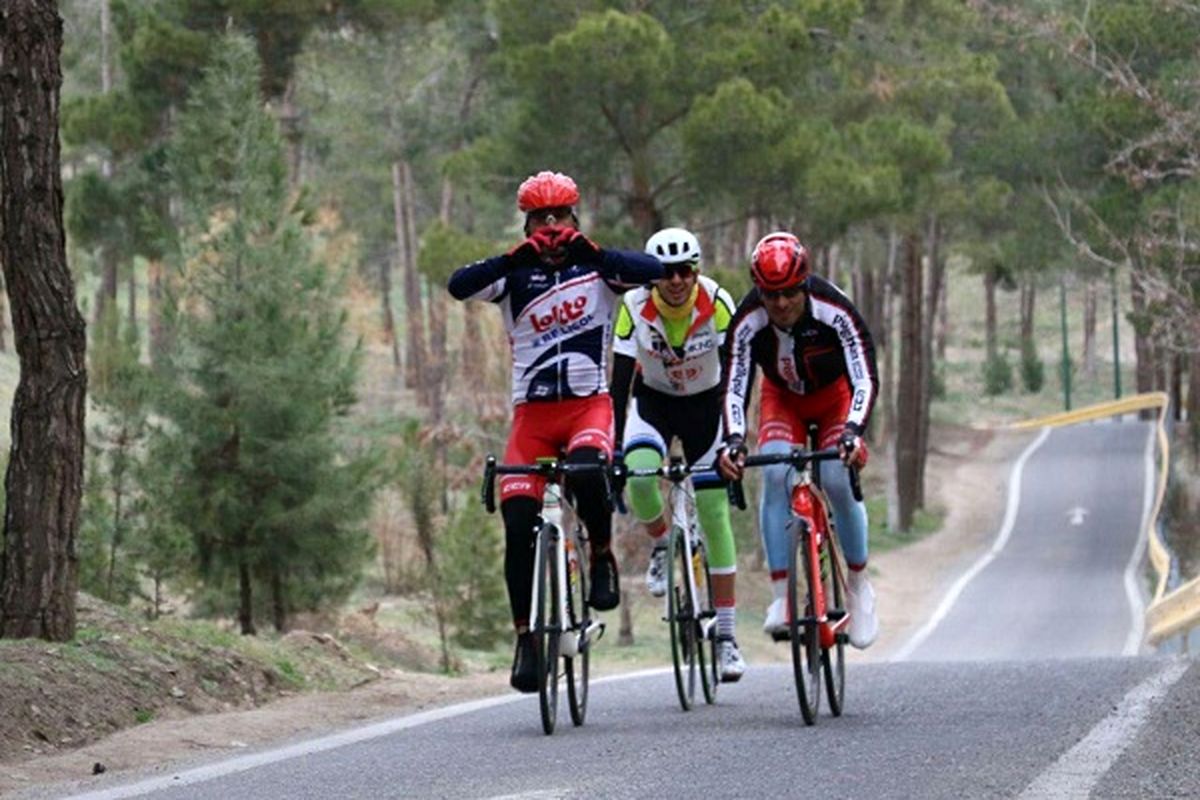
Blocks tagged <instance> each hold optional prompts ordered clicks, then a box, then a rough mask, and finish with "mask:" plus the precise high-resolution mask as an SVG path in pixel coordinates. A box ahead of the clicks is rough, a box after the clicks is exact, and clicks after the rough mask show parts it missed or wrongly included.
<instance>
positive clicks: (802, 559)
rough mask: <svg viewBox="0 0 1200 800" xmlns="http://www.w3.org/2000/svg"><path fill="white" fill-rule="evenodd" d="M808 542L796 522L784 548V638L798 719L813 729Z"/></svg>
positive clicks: (814, 658) (813, 628) (816, 645)
mask: <svg viewBox="0 0 1200 800" xmlns="http://www.w3.org/2000/svg"><path fill="white" fill-rule="evenodd" d="M809 539H810V537H809V532H808V530H807V527H806V525H805V523H803V522H798V523H797V524H796V525H794V526H793V534H792V542H791V546H790V547H789V548H788V578H787V606H788V638H789V640H790V642H791V646H792V675H793V677H794V678H795V681H796V696H797V697H798V698H799V700H800V716H802V717H804V722H805V723H806V724H808V725H815V724H816V722H817V707H818V706H819V705H820V702H821V643H820V641H819V640H818V639H819V633H818V631H817V624H816V619H815V618H814V616H813V611H812V605H811V602H810V598H811V597H812V596H813V590H814V589H816V582H815V581H814V580H813V574H812V560H811V559H810V558H809V557H808V543H809Z"/></svg>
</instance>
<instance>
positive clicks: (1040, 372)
mask: <svg viewBox="0 0 1200 800" xmlns="http://www.w3.org/2000/svg"><path fill="white" fill-rule="evenodd" d="M1021 383H1022V384H1024V386H1025V391H1027V392H1029V393H1030V394H1037V393H1038V392H1040V391H1041V390H1042V387H1043V386H1044V385H1045V383H1046V369H1045V365H1044V364H1043V363H1042V359H1041V357H1040V356H1038V352H1037V345H1036V344H1034V343H1033V342H1032V341H1025V342H1022V343H1021Z"/></svg>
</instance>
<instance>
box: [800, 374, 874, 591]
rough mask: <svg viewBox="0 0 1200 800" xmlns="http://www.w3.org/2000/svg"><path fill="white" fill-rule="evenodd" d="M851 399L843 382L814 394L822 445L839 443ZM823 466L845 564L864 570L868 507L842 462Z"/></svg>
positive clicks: (823, 484)
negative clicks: (857, 494) (854, 489)
mask: <svg viewBox="0 0 1200 800" xmlns="http://www.w3.org/2000/svg"><path fill="white" fill-rule="evenodd" d="M850 400H851V396H850V389H849V387H848V386H847V385H846V383H845V382H844V381H838V382H837V383H835V384H833V385H832V386H828V387H826V388H824V389H822V390H821V391H820V392H817V393H816V394H815V395H812V405H811V406H810V408H811V416H810V418H811V419H812V420H813V421H814V422H816V424H817V446H818V447H819V448H827V447H834V446H836V445H837V442H838V437H840V436H841V435H842V430H843V428H844V427H845V420H846V413H847V412H848V411H849V410H850ZM820 469H821V488H822V489H824V490H825V494H826V495H827V496H828V497H829V504H830V505H831V506H832V511H833V524H834V525H835V526H836V527H837V532H838V541H839V542H840V543H841V545H842V553H843V554H844V555H845V556H846V563H847V565H848V566H849V567H850V569H851V570H852V571H859V570H862V569H863V568H864V567H865V566H866V565H867V506H866V504H865V503H863V502H862V501H861V500H855V499H854V493H853V491H852V490H851V489H850V474H849V473H848V472H847V471H846V468H845V467H844V466H843V465H842V463H841V462H840V461H823V462H821V464H820Z"/></svg>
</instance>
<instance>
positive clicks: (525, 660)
mask: <svg viewBox="0 0 1200 800" xmlns="http://www.w3.org/2000/svg"><path fill="white" fill-rule="evenodd" d="M578 202H579V190H578V188H577V187H576V185H575V181H573V180H572V179H571V178H570V177H568V176H566V175H563V174H561V173H557V172H539V173H538V174H536V175H533V176H531V177H530V178H528V179H526V180H525V182H524V183H522V184H521V186H520V188H519V189H518V190H517V207H518V208H519V209H520V210H521V211H523V212H524V213H525V215H526V216H525V236H526V239H525V240H524V241H523V242H521V243H520V244H518V245H517V246H516V247H514V248H513V249H512V250H510V251H509V252H507V253H505V254H503V255H498V256H494V257H492V258H485V259H483V260H482V261H477V262H475V263H474V264H468V265H467V266H465V267H462V268H461V269H459V270H458V271H456V272H455V273H454V274H453V275H452V276H451V277H450V283H449V290H450V294H451V295H453V296H454V297H455V298H457V299H459V300H489V301H491V302H493V303H496V304H497V305H498V306H499V307H500V312H501V314H502V316H503V319H504V326H505V328H506V329H507V330H508V337H509V342H510V344H511V346H512V398H513V405H514V410H513V425H512V430H511V432H510V434H509V439H508V445H507V448H506V449H505V452H504V461H505V463H510V464H513V463H519V464H529V463H533V462H534V461H535V460H537V459H538V458H542V457H552V456H557V455H558V454H559V451H560V450H564V449H565V450H566V452H567V456H566V458H567V461H569V462H573V463H595V462H596V461H597V460H598V458H599V457H600V455H601V454H602V453H603V454H604V455H605V456H608V457H611V456H612V451H613V445H612V438H613V409H612V399H611V398H610V397H609V394H608V347H609V342H610V340H611V333H612V318H613V312H614V310H615V309H616V306H617V303H618V301H619V297H620V295H621V293H623V292H624V291H625V290H627V289H630V288H633V287H634V286H640V285H642V284H645V283H649V282H650V281H653V280H656V279H658V278H661V277H662V274H663V269H662V265H661V264H659V262H658V260H657V259H655V258H654V257H653V256H650V255H646V254H644V253H638V252H625V251H620V250H609V249H603V248H601V247H599V246H597V245H596V244H595V243H594V242H592V241H591V240H590V239H588V238H587V237H586V236H584V235H583V234H582V233H581V232H580V231H579V219H578V217H577V216H576V214H575V206H576V204H578ZM544 486H545V481H544V479H542V478H538V477H533V476H523V475H522V476H518V475H509V476H505V477H504V478H502V479H501V481H500V511H501V514H502V516H503V518H504V528H505V539H506V548H505V556H504V577H505V580H506V581H507V583H508V599H509V604H510V606H511V609H512V615H513V624H514V626H515V627H516V631H517V644H516V653H515V654H514V656H513V668H512V677H511V683H512V686H513V688H514V689H517V690H518V691H522V692H536V691H537V666H536V664H535V663H534V646H533V636H532V635H531V634H530V633H529V608H530V602H531V593H532V585H533V557H534V549H533V544H534V532H535V528H536V526H537V523H538V515H539V514H540V512H541V504H542V490H543V488H544ZM570 490H571V493H572V494H573V495H574V497H575V502H576V507H577V508H578V510H579V515H580V516H581V517H582V518H583V521H584V523H585V524H586V525H587V529H588V536H589V539H590V541H591V550H592V559H591V563H592V573H591V579H592V580H591V595H590V597H589V602H590V603H591V605H592V607H593V608H596V609H599V610H601V611H604V610H608V609H612V608H616V606H617V603H618V602H619V601H620V590H619V585H618V578H617V562H616V559H615V557H614V556H613V553H612V550H611V547H610V545H611V542H612V513H611V510H610V509H609V506H608V496H607V491H606V485H605V479H604V477H603V476H601V475H599V474H593V475H588V476H586V477H584V476H580V477H578V478H573V479H571V481H570Z"/></svg>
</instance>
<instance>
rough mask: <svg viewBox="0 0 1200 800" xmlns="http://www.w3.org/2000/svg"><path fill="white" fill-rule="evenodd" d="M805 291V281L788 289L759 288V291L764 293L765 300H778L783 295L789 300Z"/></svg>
mask: <svg viewBox="0 0 1200 800" xmlns="http://www.w3.org/2000/svg"><path fill="white" fill-rule="evenodd" d="M803 291H804V284H803V283H797V284H796V285H795V286H788V287H787V288H786V289H760V290H759V292H760V293H761V294H762V296H763V299H764V300H778V299H779V298H781V297H785V298H787V299H788V300H791V299H792V298H794V297H797V296H798V295H799V294H800V293H801V292H803Z"/></svg>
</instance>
